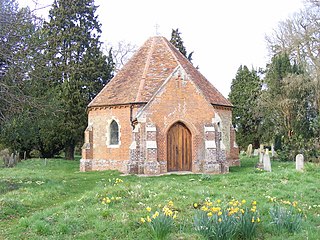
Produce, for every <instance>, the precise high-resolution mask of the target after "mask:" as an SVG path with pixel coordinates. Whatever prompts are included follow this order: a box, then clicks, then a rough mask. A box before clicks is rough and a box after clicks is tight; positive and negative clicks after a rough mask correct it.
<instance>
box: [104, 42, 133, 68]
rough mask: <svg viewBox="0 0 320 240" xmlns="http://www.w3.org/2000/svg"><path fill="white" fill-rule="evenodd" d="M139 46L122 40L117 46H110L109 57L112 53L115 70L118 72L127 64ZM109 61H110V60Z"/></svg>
mask: <svg viewBox="0 0 320 240" xmlns="http://www.w3.org/2000/svg"><path fill="white" fill-rule="evenodd" d="M136 50H137V46H136V45H133V44H131V43H127V42H125V41H120V42H118V43H117V45H115V46H110V47H109V57H110V55H111V54H112V60H113V61H114V71H115V72H118V71H119V70H120V69H121V68H122V67H123V65H125V64H126V63H127V62H128V60H129V59H130V57H131V56H132V55H133V54H134V53H135V52H136ZM108 62H109V61H108Z"/></svg>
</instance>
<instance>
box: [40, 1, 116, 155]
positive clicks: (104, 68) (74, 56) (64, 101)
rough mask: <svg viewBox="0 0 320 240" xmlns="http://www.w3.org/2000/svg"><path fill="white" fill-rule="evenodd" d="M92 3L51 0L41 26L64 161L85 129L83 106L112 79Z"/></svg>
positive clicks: (112, 66)
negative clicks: (47, 18)
mask: <svg viewBox="0 0 320 240" xmlns="http://www.w3.org/2000/svg"><path fill="white" fill-rule="evenodd" d="M96 10H97V7H96V6H95V5H94V0H55V1H54V3H53V5H52V9H51V10H50V12H49V22H47V23H46V24H45V30H46V35H47V46H46V53H45V56H46V61H47V64H46V65H47V66H48V71H49V74H48V78H49V80H50V82H51V85H52V86H53V89H54V91H53V92H55V98H56V99H57V100H58V102H59V104H58V108H59V109H58V112H59V118H60V119H59V121H60V123H61V128H60V130H59V134H60V136H61V138H62V139H63V143H64V146H65V154H66V155H65V157H66V158H67V159H73V158H74V149H75V146H76V144H79V143H81V141H82V138H83V131H84V129H85V128H86V125H87V121H86V120H87V116H86V112H85V109H86V106H87V104H88V103H89V101H90V100H92V99H93V97H94V96H95V95H96V94H98V92H99V91H100V90H101V88H102V87H103V86H104V85H105V84H107V83H108V81H109V80H110V78H111V77H112V72H113V68H114V63H113V61H112V56H110V53H109V57H108V59H107V57H106V56H105V55H104V54H103V53H102V51H101V42H100V41H99V38H100V34H101V24H100V23H99V22H98V19H97V16H96V15H95V12H96Z"/></svg>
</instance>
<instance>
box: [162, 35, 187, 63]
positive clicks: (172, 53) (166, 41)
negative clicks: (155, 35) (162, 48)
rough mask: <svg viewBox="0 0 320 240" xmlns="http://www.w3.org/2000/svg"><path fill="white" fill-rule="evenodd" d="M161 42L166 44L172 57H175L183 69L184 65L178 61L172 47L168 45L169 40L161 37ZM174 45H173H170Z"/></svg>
mask: <svg viewBox="0 0 320 240" xmlns="http://www.w3.org/2000/svg"><path fill="white" fill-rule="evenodd" d="M161 40H162V41H163V42H164V43H165V44H166V46H167V48H168V50H169V51H170V53H171V55H172V56H173V58H174V59H175V60H176V62H177V64H178V65H179V66H180V67H182V65H181V64H180V61H179V60H178V58H177V56H176V54H175V53H174V52H173V51H172V49H171V47H170V46H169V45H168V43H170V42H169V41H168V40H167V39H165V38H164V37H161ZM170 44H172V43H170Z"/></svg>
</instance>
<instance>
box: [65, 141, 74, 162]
mask: <svg viewBox="0 0 320 240" xmlns="http://www.w3.org/2000/svg"><path fill="white" fill-rule="evenodd" d="M74 149H75V144H74V143H69V144H66V146H65V148H64V153H65V159H66V160H74Z"/></svg>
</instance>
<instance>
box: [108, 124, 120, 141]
mask: <svg viewBox="0 0 320 240" xmlns="http://www.w3.org/2000/svg"><path fill="white" fill-rule="evenodd" d="M118 144H119V126H118V123H117V122H116V121H115V120H112V122H111V123H110V145H118Z"/></svg>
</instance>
